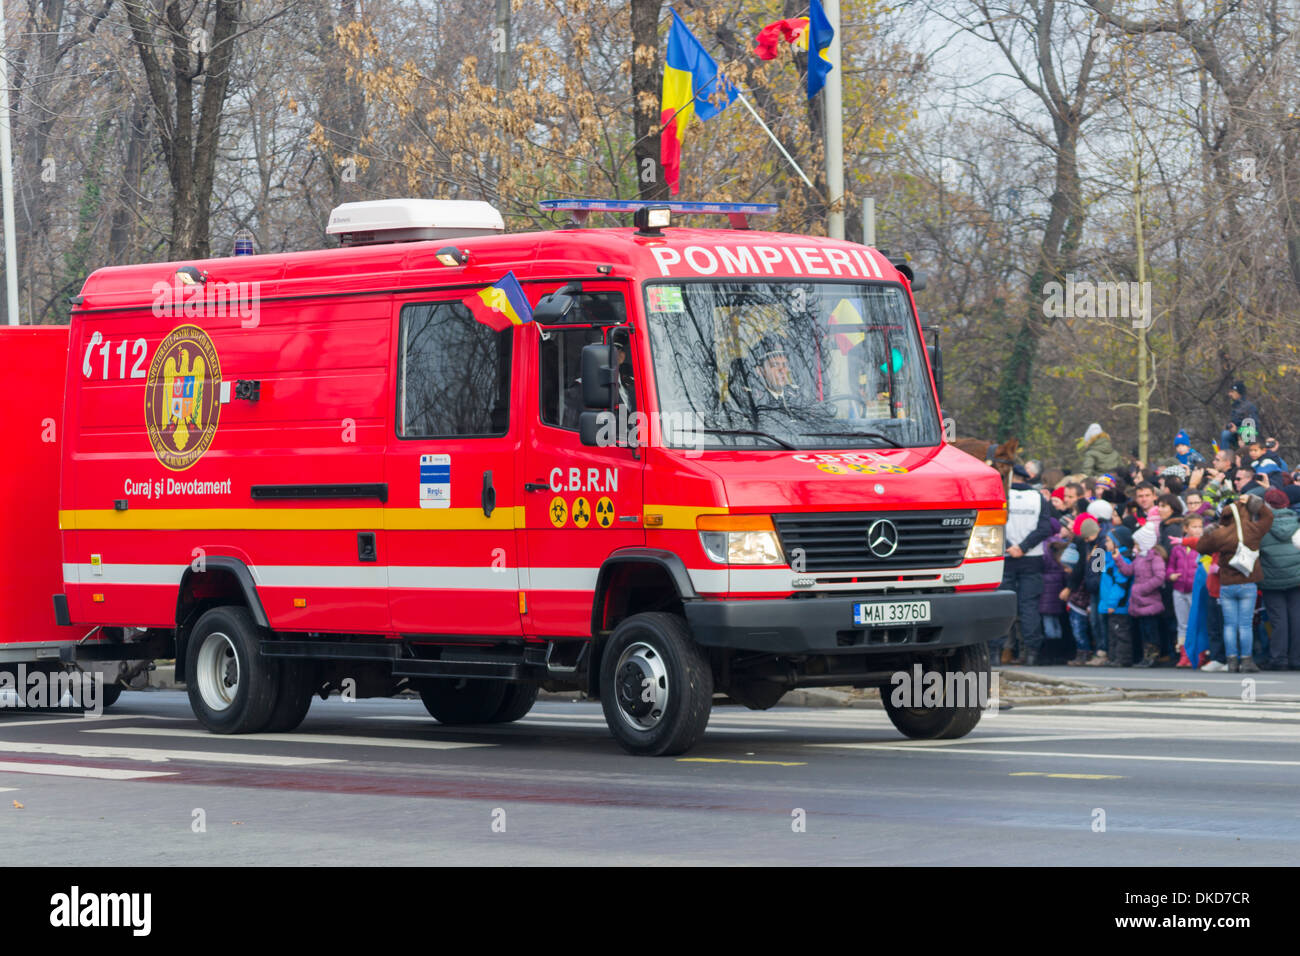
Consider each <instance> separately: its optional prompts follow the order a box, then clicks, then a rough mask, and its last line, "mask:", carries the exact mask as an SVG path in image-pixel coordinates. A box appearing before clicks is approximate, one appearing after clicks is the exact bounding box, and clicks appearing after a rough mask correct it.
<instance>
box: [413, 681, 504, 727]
mask: <svg viewBox="0 0 1300 956" xmlns="http://www.w3.org/2000/svg"><path fill="white" fill-rule="evenodd" d="M419 690H420V699H421V700H422V701H424V709H425V710H427V711H428V712H429V713H430V715H432V716H433V717H434V718H435V719H436V720H437V721H438V723H440V724H490V723H494V722H496V720H497V716H496V715H497V713H498V712H499V711H500V710H501V705H502V703H503V702H504V701H505V697H506V682H505V681H501V680H458V679H456V678H451V677H431V678H429V679H427V680H424V681H421V682H420V688H419Z"/></svg>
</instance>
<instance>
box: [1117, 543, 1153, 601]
mask: <svg viewBox="0 0 1300 956" xmlns="http://www.w3.org/2000/svg"><path fill="white" fill-rule="evenodd" d="M1161 551H1162V549H1161V548H1160V547H1159V546H1157V547H1155V548H1153V549H1151V550H1150V551H1143V552H1142V553H1141V554H1139V555H1138V556H1137V557H1136V558H1134V559H1133V561H1132V563H1131V564H1130V563H1129V562H1128V561H1127V560H1126V559H1125V557H1124V555H1123V554H1122V553H1121V552H1116V558H1115V563H1116V564H1118V565H1119V568H1120V570H1121V571H1126V570H1127V571H1130V572H1131V573H1132V575H1133V586H1132V588H1130V589H1129V596H1128V613H1129V615H1130V616H1131V617H1154V616H1155V615H1157V614H1160V613H1161V612H1162V611H1164V609H1165V602H1164V600H1163V599H1162V598H1161V597H1160V590H1161V588H1163V587H1164V584H1165V559H1164V556H1163V555H1162V554H1161V553H1160V552H1161Z"/></svg>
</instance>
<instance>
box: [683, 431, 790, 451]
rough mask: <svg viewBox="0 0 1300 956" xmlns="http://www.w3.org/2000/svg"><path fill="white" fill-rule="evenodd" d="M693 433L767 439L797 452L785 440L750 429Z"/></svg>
mask: <svg viewBox="0 0 1300 956" xmlns="http://www.w3.org/2000/svg"><path fill="white" fill-rule="evenodd" d="M691 431H698V432H699V433H700V434H701V435H752V436H753V437H755V438H766V439H767V440H768V441H770V442H775V443H776V444H778V445H780V446H781V447H782V448H785V449H786V450H788V451H795V447H794V445H791V444H790V443H789V442H788V441H786V440H785V439H782V438H777V437H776V436H775V435H769V434H768V433H767V432H759V431H753V430H751V429H748V428H698V429H695V428H693V429H691Z"/></svg>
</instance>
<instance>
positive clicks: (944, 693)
mask: <svg viewBox="0 0 1300 956" xmlns="http://www.w3.org/2000/svg"><path fill="white" fill-rule="evenodd" d="M923 672H924V673H927V674H928V673H930V672H934V673H936V674H938V675H939V678H940V682H939V685H938V687H937V688H936V691H935V692H936V693H938V694H939V698H938V700H939V703H938V705H937V706H921V707H905V706H901V702H899V701H896V700H895V694H896V693H897V692H899V691H901V690H907V691H915V693H916V694H917V695H922V694H923V688H912V687H910V685H908V686H902V685H899V686H893V687H882V688H881V689H880V700H881V702H882V703H883V704H884V705H885V713H886V714H888V715H889V719H890V721H891V722H892V723H893V725H894V726H895V727H896V728H898V730H899V732H900V733H902V734H904V735H905V736H908V737H912V738H914V739H917V740H951V739H953V738H956V737H965V736H966V735H967V734H968V733H970V732H971V731H972V730H974V729H975V725H976V724H978V723H979V722H980V714H981V713H982V712H983V709H984V703H985V701H984V700H983V695H984V694H985V693H986V692H987V690H988V688H989V680H990V676H989V647H988V645H987V644H971V645H969V646H968V647H963V648H961V649H960V650H958V651H957V653H955V654H953V655H952V656H951V657H948V658H941V659H939V660H938V661H930V662H927V663H926V664H925V665H924V666H923ZM911 673H912V672H908V674H909V677H910V676H911ZM950 675H953V676H952V677H951V678H950ZM902 696H903V697H904V699H905V700H906V699H908V697H909V695H907V694H903V695H902ZM972 698H973V699H972ZM908 702H910V700H909V701H908Z"/></svg>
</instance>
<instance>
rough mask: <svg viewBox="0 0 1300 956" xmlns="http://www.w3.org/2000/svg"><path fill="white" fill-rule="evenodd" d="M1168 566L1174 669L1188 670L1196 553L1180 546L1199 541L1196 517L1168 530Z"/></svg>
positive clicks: (1199, 525)
mask: <svg viewBox="0 0 1300 956" xmlns="http://www.w3.org/2000/svg"><path fill="white" fill-rule="evenodd" d="M1170 530H1171V532H1172V534H1171V535H1170V539H1169V540H1170V542H1171V546H1170V551H1169V566H1168V568H1167V569H1166V576H1167V577H1168V579H1169V583H1170V584H1171V585H1172V586H1173V599H1174V617H1175V618H1177V620H1178V663H1177V665H1176V666H1177V667H1191V666H1192V662H1191V661H1190V660H1189V659H1188V657H1187V618H1188V614H1189V613H1190V612H1191V609H1192V585H1193V583H1194V581H1195V578H1196V561H1197V557H1198V555H1197V553H1196V550H1195V549H1194V548H1189V547H1188V546H1187V545H1185V544H1183V538H1184V537H1186V538H1192V539H1193V540H1194V539H1196V538H1199V537H1200V536H1201V534H1202V533H1203V531H1204V520H1203V519H1202V518H1201V516H1200V515H1199V514H1189V515H1187V516H1186V517H1184V518H1182V519H1181V521H1180V522H1179V524H1178V526H1177V528H1176V530H1175V528H1174V527H1173V526H1171V527H1170Z"/></svg>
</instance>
